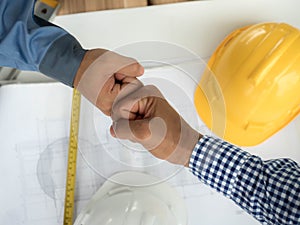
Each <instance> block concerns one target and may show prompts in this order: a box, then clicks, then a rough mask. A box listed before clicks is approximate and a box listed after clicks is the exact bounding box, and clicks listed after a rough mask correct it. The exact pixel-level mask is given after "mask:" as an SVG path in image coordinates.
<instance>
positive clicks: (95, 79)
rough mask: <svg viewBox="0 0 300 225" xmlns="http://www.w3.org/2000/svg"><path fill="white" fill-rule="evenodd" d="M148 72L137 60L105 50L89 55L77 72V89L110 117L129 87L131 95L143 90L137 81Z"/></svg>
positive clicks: (86, 55)
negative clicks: (117, 102) (121, 94)
mask: <svg viewBox="0 0 300 225" xmlns="http://www.w3.org/2000/svg"><path fill="white" fill-rule="evenodd" d="M143 73H144V68H143V67H142V66H141V65H140V64H139V63H138V62H137V61H136V60H135V59H132V58H129V57H125V56H121V55H119V54H117V53H115V52H111V51H107V50H104V49H94V50H90V51H88V52H87V53H86V54H85V56H84V58H83V60H82V62H81V65H80V67H79V69H78V71H77V74H76V77H75V80H74V87H75V88H77V89H78V90H79V91H80V92H81V93H82V94H83V96H85V97H86V98H87V99H88V100H89V101H90V102H92V103H93V104H94V105H96V106H97V107H98V108H99V109H100V110H101V111H102V112H103V113H105V114H106V115H108V116H110V115H111V107H112V105H113V103H114V101H115V99H116V98H117V96H119V94H120V93H121V92H122V90H123V89H124V87H125V86H129V87H128V88H127V94H128V93H130V92H131V91H134V90H136V89H138V88H140V87H141V86H142V83H141V82H140V81H139V80H137V79H136V77H137V76H140V75H142V74H143Z"/></svg>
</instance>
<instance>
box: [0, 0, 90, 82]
mask: <svg viewBox="0 0 300 225" xmlns="http://www.w3.org/2000/svg"><path fill="white" fill-rule="evenodd" d="M34 3H35V1H33V0H13V1H12V0H1V3H0V65H1V66H7V67H13V68H17V69H20V70H31V71H40V72H42V73H44V74H45V75H47V76H50V77H52V78H54V79H56V80H59V81H61V82H63V83H65V84H67V85H69V86H73V81H74V77H75V75H76V72H77V70H78V68H79V65H80V63H81V61H82V58H83V56H84V54H85V50H84V49H83V48H82V47H81V46H80V44H79V43H78V41H77V40H76V39H75V38H74V37H73V36H72V35H70V34H69V33H68V32H66V31H65V30H63V29H62V28H60V27H57V26H55V25H53V24H51V23H49V22H47V21H44V20H42V19H39V18H37V17H35V16H34V15H33V8H34Z"/></svg>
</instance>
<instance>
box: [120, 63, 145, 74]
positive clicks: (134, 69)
mask: <svg viewBox="0 0 300 225" xmlns="http://www.w3.org/2000/svg"><path fill="white" fill-rule="evenodd" d="M117 73H119V74H123V75H125V76H129V77H138V76H141V75H143V74H144V67H143V66H142V65H140V64H139V63H138V62H135V63H132V64H130V65H127V66H125V67H124V68H122V69H120V70H119V71H118V72H117Z"/></svg>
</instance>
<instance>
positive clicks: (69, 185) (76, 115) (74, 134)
mask: <svg viewBox="0 0 300 225" xmlns="http://www.w3.org/2000/svg"><path fill="white" fill-rule="evenodd" d="M80 102H81V94H80V93H79V91H77V90H76V89H75V88H74V90H73V97H72V110H71V122H70V139H69V151H68V164H67V179H66V192H65V208H64V210H65V211H64V223H63V224H64V225H72V224H73V218H74V204H75V202H74V200H75V185H76V165H77V149H78V131H79V119H80Z"/></svg>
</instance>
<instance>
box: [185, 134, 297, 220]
mask: <svg viewBox="0 0 300 225" xmlns="http://www.w3.org/2000/svg"><path fill="white" fill-rule="evenodd" d="M189 166H190V168H191V170H192V172H193V173H194V174H195V175H196V176H197V177H198V178H199V179H200V180H201V181H203V182H204V183H206V184H208V185H210V186H211V187H212V188H214V189H216V190H217V191H219V192H222V193H223V194H224V195H225V196H226V197H228V198H230V199H232V200H233V201H234V202H235V203H236V204H238V205H239V206H240V207H241V208H243V209H244V210H245V211H247V212H248V213H250V214H251V215H252V216H254V217H255V218H256V219H257V220H259V221H260V222H262V223H264V224H299V223H300V168H299V166H298V165H297V163H295V162H294V161H292V160H290V159H277V160H268V161H263V160H262V159H261V158H259V157H257V156H253V155H251V154H249V153H247V152H245V151H243V150H241V149H240V148H238V147H236V146H233V145H231V144H229V143H227V142H224V141H221V140H218V139H214V138H211V137H207V136H204V137H203V138H201V139H200V141H199V142H198V144H197V145H196V147H195V149H194V151H193V153H192V156H191V159H190V164H189Z"/></svg>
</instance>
